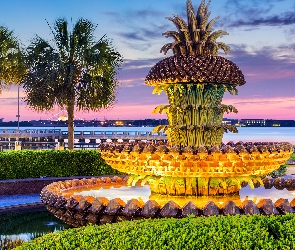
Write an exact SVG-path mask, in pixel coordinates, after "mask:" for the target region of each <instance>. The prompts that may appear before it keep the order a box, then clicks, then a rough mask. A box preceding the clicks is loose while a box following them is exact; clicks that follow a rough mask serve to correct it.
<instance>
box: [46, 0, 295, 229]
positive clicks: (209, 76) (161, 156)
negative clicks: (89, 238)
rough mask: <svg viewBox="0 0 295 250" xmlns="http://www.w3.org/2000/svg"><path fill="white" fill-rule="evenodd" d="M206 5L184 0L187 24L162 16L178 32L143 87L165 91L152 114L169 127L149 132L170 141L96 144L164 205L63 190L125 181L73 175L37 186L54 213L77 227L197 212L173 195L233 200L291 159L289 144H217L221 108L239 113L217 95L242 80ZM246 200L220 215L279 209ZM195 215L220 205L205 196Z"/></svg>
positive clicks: (219, 141)
mask: <svg viewBox="0 0 295 250" xmlns="http://www.w3.org/2000/svg"><path fill="white" fill-rule="evenodd" d="M208 5H209V4H207V5H206V4H205V1H204V0H202V1H201V3H200V6H199V8H198V11H197V12H195V11H194V8H193V6H192V3H191V1H190V0H187V17H188V22H187V24H186V23H185V21H184V20H183V19H182V18H181V17H179V16H177V15H173V17H172V18H167V19H168V20H170V21H172V22H173V23H174V24H175V26H176V27H177V29H178V30H177V31H168V32H165V33H164V35H165V36H166V37H172V38H173V39H174V42H173V43H168V44H166V45H164V46H163V47H162V49H161V51H162V52H164V53H165V54H166V52H167V51H168V50H169V49H171V50H172V51H173V54H174V55H173V56H170V57H167V58H165V59H163V60H161V61H159V62H158V63H157V64H156V65H155V66H153V67H152V69H151V70H150V72H149V74H148V75H147V77H146V79H145V83H146V84H147V85H149V86H153V87H154V91H153V93H158V94H160V93H161V92H163V91H164V92H165V93H166V95H167V97H168V101H169V104H167V105H159V106H158V107H156V108H155V110H154V112H160V113H162V112H165V113H166V114H167V117H168V121H169V125H163V126H158V127H156V128H155V130H154V131H153V132H159V131H164V132H165V133H166V134H167V136H168V143H164V142H155V141H154V142H134V143H130V142H128V143H115V142H110V143H102V144H101V145H100V149H99V151H100V152H101V156H102V157H103V158H104V159H105V161H106V162H107V163H108V164H110V165H111V166H112V167H113V168H115V169H117V170H119V171H120V172H122V173H127V174H128V175H129V178H128V180H126V183H127V184H128V185H131V186H134V185H145V184H149V186H150V189H151V191H152V195H151V197H150V199H155V200H156V201H157V200H158V201H159V200H163V199H164V200H165V202H166V201H167V200H168V202H167V203H166V204H165V205H163V207H160V206H159V205H158V204H157V202H156V201H153V200H149V201H148V202H147V203H145V204H144V203H142V202H141V201H140V200H135V199H132V200H130V201H128V202H127V204H125V203H124V202H122V200H121V199H120V198H117V199H113V200H111V201H108V200H107V199H106V198H102V197H100V198H94V197H89V196H87V197H82V196H79V195H73V194H72V193H67V190H70V189H73V188H75V187H77V188H78V189H79V188H80V187H81V190H83V189H84V188H87V189H89V188H90V189H91V188H92V187H93V188H94V189H95V188H98V189H99V188H101V187H108V185H107V184H104V183H110V185H115V186H116V185H118V183H120V182H122V181H123V180H122V179H118V178H117V177H116V178H115V179H110V178H109V179H99V178H97V179H89V180H80V181H79V180H75V181H74V182H70V181H68V182H61V183H56V184H52V185H50V186H48V187H46V188H44V189H43V190H42V193H41V199H42V201H43V202H45V203H46V204H47V208H48V210H49V211H52V212H53V213H54V214H55V215H56V216H57V217H59V218H61V219H63V220H65V221H67V223H69V224H72V225H75V226H77V225H84V224H85V223H88V222H91V223H106V222H114V220H115V219H113V217H116V216H118V215H120V216H123V217H124V216H125V217H128V218H133V217H136V216H139V217H157V216H158V217H183V216H186V215H187V214H190V213H193V214H196V215H197V214H198V212H197V211H199V210H198V209H199V208H197V207H196V205H195V204H194V203H193V202H191V201H189V202H188V203H187V204H186V205H184V206H183V207H181V208H180V207H179V205H177V204H176V203H175V202H174V201H173V200H179V197H181V196H182V197H185V196H187V197H194V198H200V199H202V198H204V197H208V196H209V197H210V198H211V199H212V200H214V199H215V198H216V197H220V196H223V197H224V200H228V197H234V200H238V199H236V198H237V195H238V194H239V190H240V189H241V187H242V186H244V185H247V184H249V185H250V186H251V187H252V188H253V187H254V186H257V185H263V184H264V185H265V184H266V183H268V179H264V181H262V180H261V177H262V176H265V175H268V174H269V173H271V172H272V171H274V170H276V169H278V168H279V167H280V165H283V164H285V162H286V161H287V160H288V159H289V158H290V155H291V154H292V152H293V151H294V149H293V148H292V145H291V144H290V143H287V142H285V143H278V142H273V143H271V142H269V143H258V142H256V143H250V142H247V143H243V142H237V143H233V142H230V143H228V144H227V145H224V144H223V143H222V137H223V134H224V133H225V132H234V133H236V132H238V131H237V129H236V127H235V126H232V125H224V124H222V118H223V114H224V113H229V112H235V113H236V112H237V110H236V109H235V107H233V106H232V105H225V104H222V103H221V102H222V98H223V95H224V93H225V92H226V91H228V92H230V93H231V94H237V89H236V87H238V86H242V85H244V84H245V79H244V75H243V73H242V71H241V70H240V69H239V68H238V66H237V65H236V64H234V63H233V62H231V61H230V60H228V59H226V58H223V57H221V56H218V55H217V53H218V50H219V49H222V50H224V52H225V53H226V52H228V51H229V47H228V46H227V45H226V44H224V43H222V42H217V41H216V39H217V38H219V37H222V36H223V35H227V32H225V31H220V30H218V31H213V30H212V25H213V24H214V22H215V20H217V18H214V19H213V20H211V21H210V22H207V21H208V20H209V16H210V12H209V11H208V7H209V6H208ZM200 20H203V21H200ZM279 181H280V180H279ZM289 182H290V183H291V184H290V183H289V184H290V185H289V184H288V185H289V186H290V187H294V186H295V181H294V180H293V179H291V180H290V181H289ZM124 185H125V184H124ZM86 186H87V187H86ZM217 200H218V199H217ZM249 202H250V203H251V201H247V202H246V203H247V204H244V203H243V204H241V206H240V208H237V206H236V205H235V204H234V203H233V202H232V201H228V202H227V203H226V204H225V207H223V209H225V210H223V211H233V210H234V211H235V212H234V213H228V212H223V214H237V213H240V209H241V210H242V212H241V213H244V214H247V213H251V214H253V213H260V212H261V213H264V214H267V212H262V210H263V207H264V206H266V207H268V208H267V209H270V210H271V211H272V212H271V213H273V214H277V210H276V208H275V207H274V205H273V203H272V201H271V200H266V201H263V202H261V203H260V202H259V204H257V206H256V205H255V204H254V203H253V202H252V203H251V204H250V203H249ZM276 203H277V204H276V206H277V207H278V208H279V207H282V206H283V207H285V208H284V209H282V208H280V209H281V210H282V211H283V210H284V211H285V212H286V211H287V212H291V211H293V207H294V205H295V201H292V202H291V203H292V204H291V205H290V204H289V203H288V202H287V201H286V200H284V199H283V200H280V201H279V202H276ZM167 204H168V205H167ZM249 204H250V205H249ZM282 204H283V205H282ZM291 206H292V208H291ZM258 208H259V211H258ZM267 209H266V210H267ZM213 210H214V211H215V212H212V211H213ZM208 211H211V212H208ZM247 211H250V212H247ZM253 211H254V212H253ZM255 211H256V212H255ZM257 211H258V212H257ZM282 213H284V212H282ZM159 214H160V215H159ZM201 214H203V215H210V214H211V215H212V214H215V215H216V214H219V208H217V207H216V205H214V203H213V202H211V203H210V202H209V203H208V204H206V205H205V207H204V209H203V210H202V212H201ZM87 221H88V222H87Z"/></svg>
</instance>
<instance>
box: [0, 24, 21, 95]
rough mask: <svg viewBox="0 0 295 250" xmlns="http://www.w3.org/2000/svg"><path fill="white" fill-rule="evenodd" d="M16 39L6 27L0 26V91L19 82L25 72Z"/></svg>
mask: <svg viewBox="0 0 295 250" xmlns="http://www.w3.org/2000/svg"><path fill="white" fill-rule="evenodd" d="M22 59H23V57H22V51H21V49H20V44H19V41H18V39H17V38H16V37H15V36H14V34H13V32H12V31H10V30H8V28H7V27H4V26H0V93H1V90H2V89H3V87H6V86H8V85H10V84H12V83H16V84H19V83H20V82H21V79H22V76H23V74H24V72H25V67H24V64H23V60H22Z"/></svg>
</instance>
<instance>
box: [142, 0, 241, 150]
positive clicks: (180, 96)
mask: <svg viewBox="0 0 295 250" xmlns="http://www.w3.org/2000/svg"><path fill="white" fill-rule="evenodd" d="M209 4H210V1H209V2H208V3H207V4H206V1H205V0H202V1H201V3H200V5H199V7H198V10H197V12H195V10H194V8H193V5H192V2H191V0H187V3H186V9H187V20H188V21H187V23H186V22H185V21H184V20H183V19H182V18H181V17H179V16H178V15H173V17H168V18H167V19H168V20H170V21H172V22H173V24H175V26H176V28H177V31H167V32H165V33H163V35H165V36H166V37H167V38H173V39H174V41H173V42H172V43H168V44H165V45H164V46H163V47H162V49H161V51H160V52H164V54H166V53H167V52H168V51H169V50H170V49H171V50H172V51H173V54H174V55H173V56H170V57H168V58H165V59H163V60H161V61H159V62H158V63H157V64H156V65H155V66H153V67H152V69H151V70H150V72H149V74H148V75H147V77H146V79H145V83H146V84H147V85H149V86H154V87H155V90H154V93H160V92H161V91H163V90H164V91H165V92H166V94H167V96H168V101H169V105H160V106H158V107H157V108H156V109H155V112H158V111H160V112H166V113H167V116H168V121H169V125H168V126H159V127H157V128H156V129H155V130H154V131H160V130H164V131H165V132H166V133H167V135H168V139H169V142H170V144H171V145H172V146H173V145H177V146H180V147H181V146H183V147H185V146H190V147H200V146H208V147H211V146H214V145H221V143H222V136H223V133H224V132H227V131H228V130H229V131H231V132H237V129H236V128H235V127H234V126H230V125H229V126H228V125H223V124H222V117H223V113H224V112H237V110H236V109H235V108H234V107H233V106H232V105H224V104H221V101H222V98H223V95H224V92H225V91H229V92H230V93H231V94H232V93H237V89H236V86H240V85H243V84H245V79H244V75H243V73H242V71H241V70H240V69H239V68H238V67H237V66H236V65H235V64H234V63H233V62H231V61H229V60H227V59H226V58H224V57H221V56H218V51H219V50H220V49H221V50H223V51H224V52H225V53H227V52H229V51H230V48H229V46H227V45H226V44H225V43H222V42H217V41H216V40H217V39H218V38H219V37H222V36H223V35H227V34H228V33H227V32H225V31H223V30H217V31H214V30H213V29H212V27H213V24H214V23H215V21H216V20H217V19H218V18H219V17H215V18H213V19H212V20H211V21H209V18H210V12H209V11H208V9H209Z"/></svg>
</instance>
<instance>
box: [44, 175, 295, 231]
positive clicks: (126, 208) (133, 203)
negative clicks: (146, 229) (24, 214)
mask: <svg viewBox="0 0 295 250" xmlns="http://www.w3.org/2000/svg"><path fill="white" fill-rule="evenodd" d="M126 181H127V178H125V179H122V178H121V177H118V176H115V177H112V178H109V177H101V178H91V179H80V180H78V179H74V180H68V181H64V182H62V181H59V182H54V183H52V184H50V185H48V186H46V187H45V188H43V190H42V191H41V200H42V202H44V203H45V204H46V208H47V209H48V211H50V212H52V213H53V214H54V215H55V216H56V217H57V218H59V219H61V220H63V221H65V222H66V223H67V224H69V225H72V226H74V227H79V226H85V225H87V224H90V223H91V224H105V223H114V222H119V221H123V220H131V219H133V220H134V219H142V218H170V217H174V218H182V217H185V216H187V215H189V214H194V215H195V216H212V215H236V214H261V215H270V214H274V215H279V214H286V213H294V211H295V210H294V209H295V198H294V199H293V200H292V201H291V202H289V201H288V200H287V199H283V198H280V199H278V200H277V201H276V202H275V203H273V202H272V200H270V199H262V200H260V201H259V203H258V204H255V203H254V202H253V201H252V200H245V201H244V202H243V203H242V204H241V205H240V206H237V205H236V204H235V203H234V202H233V201H228V202H227V203H225V204H223V206H222V207H218V206H217V205H216V204H215V203H214V202H213V201H208V203H207V204H206V205H205V206H204V207H203V208H199V207H197V206H196V204H195V203H194V202H192V201H189V202H188V203H187V204H186V205H184V206H183V207H180V206H179V205H178V204H176V203H175V202H174V201H172V200H171V201H168V202H167V203H166V204H165V205H164V206H162V207H161V206H160V205H159V204H158V203H157V202H156V201H154V200H149V201H147V202H146V203H143V202H142V201H139V200H137V199H131V200H129V201H127V203H125V202H124V201H122V200H121V199H120V198H115V199H112V200H108V199H107V198H105V197H98V198H94V197H92V196H80V195H74V196H67V194H66V190H70V189H73V188H77V187H81V186H91V185H94V186H96V187H104V186H106V187H110V186H115V187H118V186H120V185H123V184H125V183H126ZM263 183H264V185H265V187H266V188H271V187H273V186H274V187H275V188H277V189H283V188H286V189H288V190H295V177H294V178H291V179H287V180H285V179H284V178H283V177H279V178H276V179H273V178H271V177H266V178H264V179H263Z"/></svg>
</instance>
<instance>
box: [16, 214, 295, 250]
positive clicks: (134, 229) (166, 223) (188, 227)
mask: <svg viewBox="0 0 295 250" xmlns="http://www.w3.org/2000/svg"><path fill="white" fill-rule="evenodd" d="M294 229H295V216H294V215H293V214H288V215H284V216H261V215H254V216H251V215H242V216H218V217H215V216H212V217H196V218H194V217H193V216H189V217H187V218H184V219H174V218H172V219H155V220H151V219H148V220H140V221H124V222H121V223H117V224H107V225H103V226H96V225H91V226H87V227H83V228H75V229H68V230H64V231H60V232H57V233H50V234H47V235H44V236H42V237H40V238H36V239H34V240H32V241H29V242H27V243H24V244H23V245H21V246H20V247H17V249H19V250H21V249H34V250H35V249H91V250H92V249H106V250H109V249H120V250H124V249H219V250H222V249H226V250H230V249H235V250H238V249H243V250H247V249H295V230H294Z"/></svg>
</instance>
